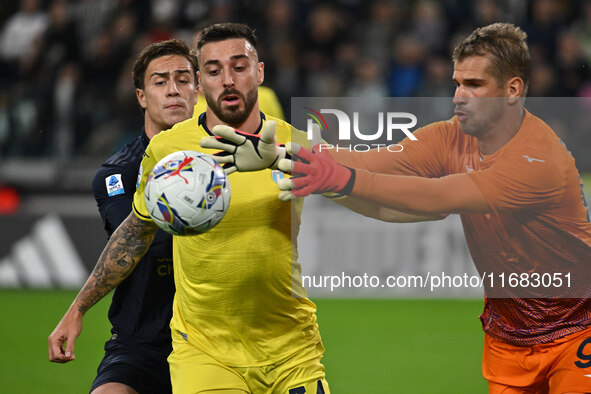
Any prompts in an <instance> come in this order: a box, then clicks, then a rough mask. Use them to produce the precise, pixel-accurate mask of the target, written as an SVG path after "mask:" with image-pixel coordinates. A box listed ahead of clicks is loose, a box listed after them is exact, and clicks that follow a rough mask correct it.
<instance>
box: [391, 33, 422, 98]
mask: <svg viewBox="0 0 591 394" xmlns="http://www.w3.org/2000/svg"><path fill="white" fill-rule="evenodd" d="M393 57H394V59H395V60H394V65H393V66H392V68H391V69H390V73H389V83H388V85H389V92H390V95H391V96H394V97H412V96H414V95H415V94H416V93H417V91H418V89H419V87H420V86H421V84H422V81H423V66H424V60H425V48H424V46H423V43H422V42H420V41H418V40H417V39H416V38H415V37H413V36H401V37H399V38H398V39H397V40H396V44H395V47H394V56H393Z"/></svg>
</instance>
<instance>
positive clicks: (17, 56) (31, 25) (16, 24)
mask: <svg viewBox="0 0 591 394" xmlns="http://www.w3.org/2000/svg"><path fill="white" fill-rule="evenodd" d="M48 23H49V20H48V17H47V13H46V12H45V11H44V10H42V9H41V8H40V4H39V0H21V1H20V9H19V10H18V12H16V13H15V14H13V15H12V16H11V17H9V18H8V20H7V21H6V24H5V25H4V27H3V28H2V29H1V30H0V31H1V32H0V68H2V75H3V78H2V79H1V80H0V82H2V86H4V87H5V86H7V85H11V84H12V83H13V82H14V81H15V80H16V79H17V78H18V77H19V76H20V72H19V68H20V67H21V66H22V65H23V64H24V63H27V62H28V61H30V57H31V56H32V55H34V48H35V47H34V45H33V44H34V42H35V40H38V39H39V38H40V36H41V35H42V34H43V32H44V31H45V29H46V28H47V25H48Z"/></svg>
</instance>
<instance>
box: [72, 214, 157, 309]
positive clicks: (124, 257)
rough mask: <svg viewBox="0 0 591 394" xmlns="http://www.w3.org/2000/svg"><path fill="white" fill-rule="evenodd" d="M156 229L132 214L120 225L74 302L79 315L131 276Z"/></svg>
mask: <svg viewBox="0 0 591 394" xmlns="http://www.w3.org/2000/svg"><path fill="white" fill-rule="evenodd" d="M156 229H157V227H156V225H155V224H153V223H149V222H144V221H142V220H140V219H138V218H137V217H136V216H135V214H134V213H133V212H132V213H131V214H130V215H129V216H128V217H127V219H125V220H124V221H123V223H121V225H120V226H119V227H118V228H117V230H115V232H114V233H113V235H111V238H110V239H109V242H108V243H107V245H106V246H105V249H104V250H103V253H102V254H101V256H100V257H99V259H98V262H97V263H96V266H95V267H94V270H93V271H92V274H91V276H90V278H88V280H87V281H86V284H85V285H84V287H83V288H82V290H80V293H79V294H78V297H77V299H76V303H77V305H78V310H79V311H80V312H81V313H85V312H86V311H87V310H88V309H90V308H91V307H92V306H93V305H94V304H96V303H97V302H98V301H100V300H101V299H102V298H103V297H104V296H105V295H107V294H108V293H109V292H110V291H111V290H113V289H114V288H115V287H117V285H118V284H119V283H121V282H122V281H123V280H124V279H125V278H127V276H128V275H129V274H131V272H132V271H133V270H134V268H135V266H136V265H137V263H138V261H139V260H140V259H141V258H142V257H143V255H144V254H145V253H146V251H147V250H148V248H149V247H150V244H151V243H152V239H153V238H154V233H155V232H156Z"/></svg>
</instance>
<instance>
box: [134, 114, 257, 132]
mask: <svg viewBox="0 0 591 394" xmlns="http://www.w3.org/2000/svg"><path fill="white" fill-rule="evenodd" d="M259 112H260V114H261V124H259V127H257V129H256V130H255V131H254V132H253V133H252V134H258V133H259V132H260V131H261V128H262V127H263V123H264V122H265V120H267V118H266V116H265V114H264V113H263V112H262V111H259ZM205 114H206V113H205V112H203V113H202V114H201V115H199V126H201V127H203V130H205V132H206V133H207V134H209V135H211V136H213V133H212V132H211V131H209V129H208V128H207V125H206V124H205ZM145 134H146V133H145V131H144V135H145ZM146 138H147V137H146Z"/></svg>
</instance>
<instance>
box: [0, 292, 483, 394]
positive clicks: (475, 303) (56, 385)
mask: <svg viewBox="0 0 591 394" xmlns="http://www.w3.org/2000/svg"><path fill="white" fill-rule="evenodd" d="M74 296H75V292H70V291H0V307H1V310H2V313H3V315H2V319H1V323H0V332H1V333H2V335H1V336H0V348H1V349H2V357H0V366H1V368H0V387H1V388H2V389H1V391H2V392H5V393H46V394H52V393H55V394H58V393H59V394H69V393H72V394H73V393H76V394H79V393H85V392H88V389H89V387H90V383H91V381H92V379H93V378H94V374H95V371H96V367H97V366H98V363H99V361H100V359H101V357H102V353H103V344H104V342H105V340H106V339H107V338H108V337H109V326H108V323H107V319H106V315H107V308H108V304H109V302H108V300H103V301H102V302H100V303H99V304H98V305H96V306H95V307H94V308H93V309H92V310H90V311H89V312H88V313H87V315H86V317H85V319H84V328H83V331H82V335H81V336H80V338H79V339H78V341H77V343H76V352H75V354H76V360H75V361H74V362H71V363H68V364H65V365H59V364H53V363H50V362H49V361H47V336H48V335H49V334H50V333H51V331H52V330H53V328H54V327H55V325H56V324H57V322H58V320H59V318H61V316H62V314H63V313H64V312H65V310H66V309H67V307H68V306H69V304H70V303H71V301H72V300H73V299H74ZM315 302H316V304H317V305H318V319H319V323H320V330H321V333H322V337H323V341H324V345H325V347H326V349H327V350H326V355H325V359H324V361H325V365H326V369H327V378H328V382H329V383H330V387H331V390H332V392H333V393H336V394H339V393H343V394H353V393H355V394H358V393H363V394H370V393H381V394H387V393H410V394H412V393H485V392H486V391H487V390H486V383H485V382H484V380H483V379H482V377H481V375H480V362H481V355H482V338H483V334H482V332H481V330H480V324H479V322H478V318H477V317H478V314H479V313H480V311H481V308H482V301H481V300H466V301H464V300H338V299H335V300H332V299H331V300H329V299H322V300H315Z"/></svg>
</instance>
